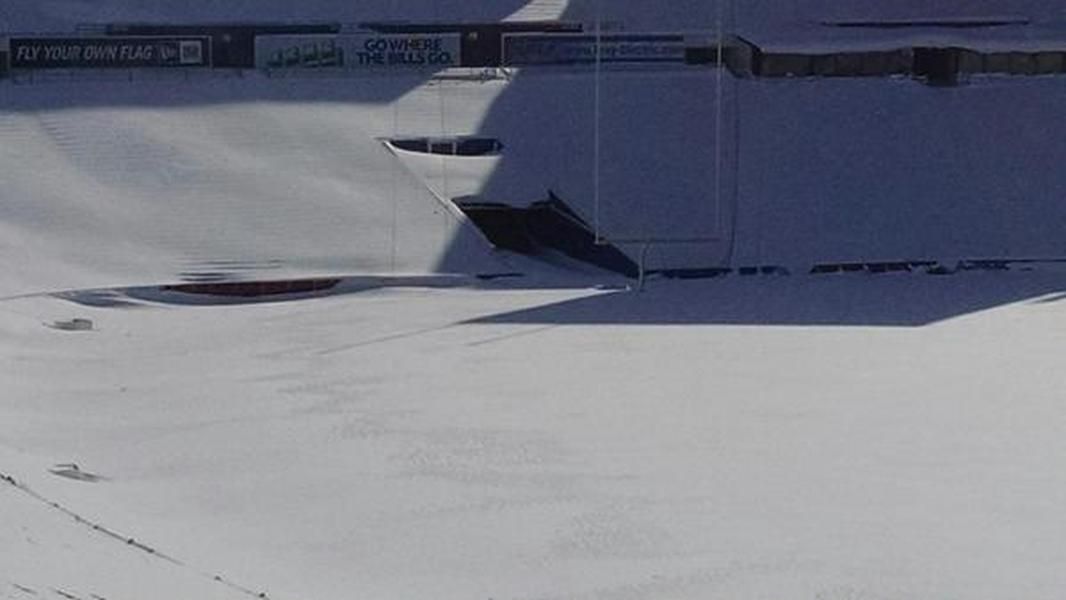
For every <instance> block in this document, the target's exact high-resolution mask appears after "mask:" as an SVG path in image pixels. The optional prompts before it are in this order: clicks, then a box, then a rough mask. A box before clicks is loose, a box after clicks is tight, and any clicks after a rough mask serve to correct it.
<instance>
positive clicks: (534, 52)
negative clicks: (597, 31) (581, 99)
mask: <svg viewBox="0 0 1066 600" xmlns="http://www.w3.org/2000/svg"><path fill="white" fill-rule="evenodd" d="M597 39H598V40H599V45H598V47H597ZM503 54H504V64H505V65H506V66H523V65H575V64H591V63H595V62H596V61H597V59H598V60H599V61H601V62H605V63H649V62H650V63H683V62H685V36H683V35H673V34H670V35H637V34H605V35H602V36H599V38H597V36H595V35H587V34H582V35H567V34H563V35H560V34H514V35H507V36H505V37H504V53H503ZM597 55H598V58H597Z"/></svg>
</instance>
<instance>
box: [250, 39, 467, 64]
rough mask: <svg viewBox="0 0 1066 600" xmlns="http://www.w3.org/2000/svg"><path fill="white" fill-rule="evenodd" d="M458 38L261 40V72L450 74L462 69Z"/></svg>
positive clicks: (257, 50)
mask: <svg viewBox="0 0 1066 600" xmlns="http://www.w3.org/2000/svg"><path fill="white" fill-rule="evenodd" d="M460 54H461V50H460V39H459V35H458V34H388V35H384V34H358V35H268V36H259V37H257V38H256V40H255V63H256V66H257V67H258V68H260V69H315V68H325V67H339V68H344V69H349V70H361V69H367V70H370V69H378V70H389V69H419V68H423V69H446V68H449V67H457V66H459V64H460Z"/></svg>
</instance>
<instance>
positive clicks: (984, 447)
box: [0, 271, 1066, 600]
mask: <svg viewBox="0 0 1066 600" xmlns="http://www.w3.org/2000/svg"><path fill="white" fill-rule="evenodd" d="M530 283H545V282H536V281H534V282H530ZM1064 288H1066V276H1063V275H1062V274H1061V273H1054V272H1040V271H1035V272H1013V271H1012V272H1002V273H977V272H970V273H959V274H957V275H954V276H945V277H935V276H929V275H924V274H911V275H887V276H879V277H870V276H836V277H813V276H793V277H782V278H771V279H763V278H753V279H746V278H735V279H730V278H727V279H720V280H712V281H703V282H671V281H666V280H654V281H652V282H650V285H649V287H648V289H647V290H646V291H645V292H644V293H636V292H630V291H625V290H619V289H613V288H602V289H582V288H579V287H572V286H556V285H543V286H540V285H538V286H536V287H535V288H532V289H531V288H528V287H527V288H523V287H517V286H514V284H508V285H504V284H503V283H496V284H482V285H481V286H480V287H479V286H473V287H471V286H459V287H450V288H449V287H445V288H435V289H434V288H421V289H420V288H392V289H380V290H376V291H375V290H371V291H365V292H362V293H358V294H354V295H335V296H328V297H321V298H315V299H309V300H303V301H299V302H279V303H265V304H257V305H243V306H214V307H211V306H199V307H193V306H182V305H178V304H169V305H163V304H153V303H147V302H141V301H136V300H132V301H131V302H132V303H133V306H127V307H125V308H90V307H86V306H82V305H78V304H73V303H69V302H65V301H60V300H56V299H50V298H32V299H23V300H17V301H8V302H5V303H3V304H0V336H2V338H0V339H2V341H3V343H0V365H3V368H4V370H5V372H4V374H3V379H4V392H3V402H0V422H2V423H3V424H4V428H3V432H2V435H0V464H2V468H0V471H2V472H3V473H4V474H5V475H8V476H11V477H13V478H14V479H15V480H16V481H18V482H22V483H24V484H25V485H26V486H28V487H29V488H30V489H32V490H33V491H34V492H35V493H37V494H39V495H40V496H42V497H43V498H45V499H46V501H47V502H56V503H58V504H60V505H61V506H62V507H64V508H66V509H69V510H71V511H74V512H76V513H77V514H78V515H80V517H81V518H83V519H85V520H86V521H88V523H79V522H78V521H76V520H75V519H73V518H72V517H70V516H69V515H65V514H63V513H60V512H57V510H56V509H54V508H51V507H50V506H49V505H48V504H47V502H45V503H42V502H40V501H37V500H34V499H33V498H32V497H29V496H28V495H26V494H25V493H22V492H19V491H17V490H16V489H14V488H13V487H11V486H10V485H4V484H2V482H0V501H2V502H3V506H4V508H3V514H4V517H5V518H4V520H3V528H2V529H0V531H2V532H3V534H2V537H0V597H8V598H19V599H22V598H35V597H44V598H54V597H58V596H57V594H59V591H56V590H60V591H62V592H63V593H66V594H71V595H73V596H76V597H78V598H84V599H89V598H93V597H103V598H108V599H109V600H110V599H121V598H141V597H145V596H151V597H154V598H189V597H219V598H222V597H239V595H240V594H241V593H242V592H240V591H238V590H237V589H236V588H234V587H230V586H227V585H224V584H221V583H217V582H214V581H212V577H213V576H214V575H216V574H217V575H221V576H222V577H223V578H224V579H225V580H226V581H228V582H232V583H233V584H234V585H235V586H240V587H243V588H245V589H248V590H252V591H253V592H254V593H256V594H258V593H260V592H265V593H267V594H268V595H269V596H270V597H272V598H278V599H285V598H319V599H329V598H409V599H422V598H424V599H427V600H428V599H433V600H436V599H442V598H443V599H468V598H479V599H487V598H495V599H501V598H524V599H534V598H536V599H547V598H597V599H630V598H656V599H660V598H693V599H695V598H797V599H799V598H805V599H807V598H819V599H834V600H836V599H840V600H843V599H849V600H854V599H888V598H907V599H916V598H928V599H931V600H932V599H936V600H939V599H943V598H960V599H961V598H965V599H976V598H988V599H994V598H995V599H998V598H1005V597H1012V598H1030V599H1036V598H1046V599H1052V598H1059V597H1061V591H1062V589H1063V588H1064V586H1066V576H1064V575H1063V573H1062V570H1061V565H1062V563H1063V561H1064V560H1066V546H1064V545H1063V544H1062V539H1063V537H1064V536H1066V521H1064V520H1063V519H1062V518H1061V506H1062V503H1063V501H1064V500H1066V473H1064V472H1063V471H1062V469H1061V465H1062V461H1063V459H1064V458H1066V441H1064V440H1066V435H1064V433H1066V423H1064V421H1063V417H1062V410H1061V406H1060V405H1061V399H1062V391H1061V390H1062V384H1063V376H1062V374H1061V364H1060V363H1061V360H1060V359H1059V354H1060V352H1059V349H1060V347H1061V346H1062V344H1063V342H1064V341H1066V337H1064V333H1063V330H1062V327H1061V323H1062V322H1063V319H1064V318H1066V312H1064V311H1066V305H1063V304H1062V303H1061V302H1060V300H1061V298H1062V291H1063V289H1064ZM72 317H86V318H91V319H93V321H94V322H95V327H96V330H95V331H91V332H64V331H58V330H55V329H51V328H48V327H45V326H43V325H42V323H52V322H53V321H54V320H62V319H69V318H72ZM72 462H73V463H76V464H77V465H78V466H79V468H80V469H81V471H82V472H83V473H91V474H95V475H98V476H100V477H101V478H102V479H101V480H99V481H95V482H87V481H79V480H75V479H69V478H64V477H60V476H57V475H55V474H52V473H50V472H49V470H50V469H54V468H55V465H57V464H63V463H72ZM92 524H97V525H100V526H102V527H104V528H107V529H108V530H110V531H113V532H116V533H117V535H118V536H119V537H120V538H122V539H125V538H126V537H132V538H134V539H135V540H136V541H137V543H139V544H144V545H146V546H148V547H150V548H153V549H154V550H156V551H157V552H159V553H162V554H165V555H166V556H168V557H172V558H173V559H175V560H176V561H178V563H180V564H175V563H171V562H168V561H166V560H163V559H160V558H158V557H156V556H152V555H149V554H147V553H146V552H145V551H144V550H142V549H140V548H138V547H135V546H132V545H130V544H128V543H126V542H124V541H122V539H114V538H112V537H109V536H108V535H106V534H104V533H101V532H99V531H94V530H93V529H92ZM27 590H29V591H27ZM93 595H95V596H93Z"/></svg>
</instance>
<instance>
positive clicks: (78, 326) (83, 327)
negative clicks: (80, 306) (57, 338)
mask: <svg viewBox="0 0 1066 600" xmlns="http://www.w3.org/2000/svg"><path fill="white" fill-rule="evenodd" d="M50 327H52V329H59V330H60V331H92V330H93V322H92V320H91V319H71V320H69V321H55V322H53V323H52V324H51V326H50Z"/></svg>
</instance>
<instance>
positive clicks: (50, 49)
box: [10, 37, 211, 69]
mask: <svg viewBox="0 0 1066 600" xmlns="http://www.w3.org/2000/svg"><path fill="white" fill-rule="evenodd" d="M10 45H11V57H10V61H11V68H12V69H107V68H121V69H130V68H137V67H209V66H211V57H210V53H211V51H210V47H209V44H208V38H206V37H106V38H11V42H10Z"/></svg>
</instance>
